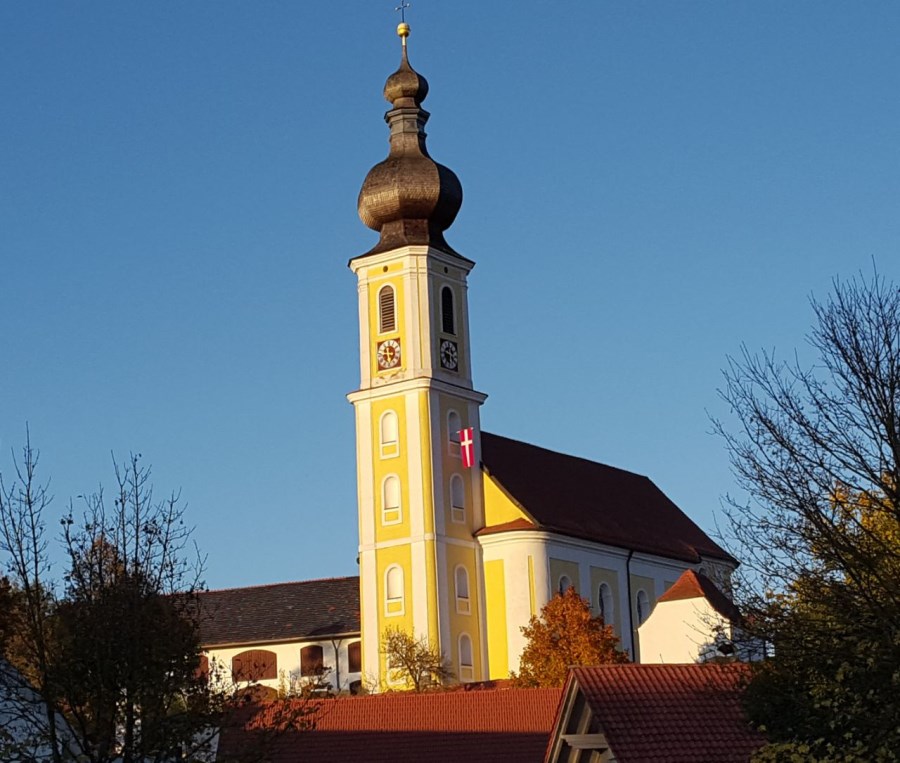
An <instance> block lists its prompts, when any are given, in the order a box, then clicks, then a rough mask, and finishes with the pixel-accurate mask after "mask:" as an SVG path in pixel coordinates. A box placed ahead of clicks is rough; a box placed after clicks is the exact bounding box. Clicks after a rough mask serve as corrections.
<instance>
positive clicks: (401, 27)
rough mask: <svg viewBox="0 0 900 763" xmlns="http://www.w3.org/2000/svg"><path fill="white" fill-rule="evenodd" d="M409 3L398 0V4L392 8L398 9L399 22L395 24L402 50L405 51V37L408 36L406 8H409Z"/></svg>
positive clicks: (404, 0)
mask: <svg viewBox="0 0 900 763" xmlns="http://www.w3.org/2000/svg"><path fill="white" fill-rule="evenodd" d="M409 5H410V4H409V3H408V2H406V0H400V5H398V6H397V7H396V8H394V10H395V11H400V23H399V24H397V34H398V35H400V40H401V42H402V43H403V51H404V53H405V52H406V38H407V37H409V24H407V23H406V9H407V8H409Z"/></svg>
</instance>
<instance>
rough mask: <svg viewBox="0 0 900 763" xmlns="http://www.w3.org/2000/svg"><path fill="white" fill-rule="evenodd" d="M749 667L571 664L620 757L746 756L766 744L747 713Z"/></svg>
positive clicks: (717, 762) (681, 761)
mask: <svg viewBox="0 0 900 763" xmlns="http://www.w3.org/2000/svg"><path fill="white" fill-rule="evenodd" d="M747 676H748V666H747V665H745V664H739V663H732V664H728V665H718V664H704V665H606V666H602V667H595V668H574V669H573V670H572V672H571V673H570V674H569V684H567V688H568V687H569V685H570V684H571V682H573V681H575V682H577V686H578V688H579V689H580V690H581V692H582V693H583V694H584V697H585V699H586V700H587V703H588V705H589V706H590V708H591V711H592V712H593V713H594V715H595V716H596V718H597V719H598V721H599V724H600V729H601V731H602V733H603V734H604V736H605V737H606V741H607V742H608V744H609V746H610V749H611V751H612V753H613V754H614V756H615V759H616V760H617V761H619V763H654V762H655V761H659V763H663V762H664V763H747V761H749V759H750V755H751V754H752V753H753V752H754V751H755V750H756V749H758V748H759V747H760V746H762V745H763V744H765V738H764V737H763V736H762V735H761V734H760V733H758V732H757V731H755V730H753V729H752V728H751V727H750V725H749V723H748V721H747V719H746V717H745V716H744V711H743V707H742V705H741V691H742V687H743V685H744V681H745V679H746V678H747Z"/></svg>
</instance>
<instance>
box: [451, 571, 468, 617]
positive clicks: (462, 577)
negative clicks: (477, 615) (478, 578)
mask: <svg viewBox="0 0 900 763" xmlns="http://www.w3.org/2000/svg"><path fill="white" fill-rule="evenodd" d="M454 578H455V579H456V580H455V582H456V611H457V612H459V614H461V615H468V614H469V613H470V612H471V606H470V605H469V573H468V572H467V571H466V568H465V567H463V566H462V565H460V566H459V567H457V568H456V572H455V573H454Z"/></svg>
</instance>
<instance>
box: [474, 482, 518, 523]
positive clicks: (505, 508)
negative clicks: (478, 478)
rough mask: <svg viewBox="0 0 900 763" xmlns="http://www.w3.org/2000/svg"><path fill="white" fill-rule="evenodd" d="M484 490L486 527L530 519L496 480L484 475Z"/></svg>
mask: <svg viewBox="0 0 900 763" xmlns="http://www.w3.org/2000/svg"><path fill="white" fill-rule="evenodd" d="M482 484H483V490H484V525H485V527H493V526H494V525H502V524H504V523H506V522H512V521H513V520H516V519H528V517H527V516H526V515H525V513H524V512H523V511H522V510H521V509H520V508H519V507H518V506H516V505H515V504H514V503H513V502H512V501H511V500H510V499H509V497H508V496H507V495H506V493H504V492H503V491H502V490H501V489H500V487H499V486H498V485H497V483H496V482H494V480H492V479H491V478H490V477H489V476H488V475H486V474H485V475H483V477H482Z"/></svg>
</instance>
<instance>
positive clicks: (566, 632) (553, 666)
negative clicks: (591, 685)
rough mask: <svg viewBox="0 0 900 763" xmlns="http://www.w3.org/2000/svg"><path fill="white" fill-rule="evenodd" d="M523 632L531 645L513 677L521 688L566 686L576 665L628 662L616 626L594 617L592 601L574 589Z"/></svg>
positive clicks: (560, 596) (548, 606) (554, 600)
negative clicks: (567, 679)
mask: <svg viewBox="0 0 900 763" xmlns="http://www.w3.org/2000/svg"><path fill="white" fill-rule="evenodd" d="M522 633H524V634H525V637H526V638H527V639H528V643H527V644H526V645H525V649H524V650H523V651H522V656H521V658H520V660H519V672H518V673H513V674H512V679H513V681H514V683H515V684H516V685H517V686H523V687H534V686H562V685H563V684H564V683H565V681H566V675H567V674H568V672H569V668H570V667H572V666H575V665H606V664H610V663H622V662H628V655H627V654H625V652H622V651H621V650H620V649H619V648H618V647H619V639H618V638H617V637H616V635H615V633H614V632H613V629H612V626H610V625H605V624H604V623H603V618H602V617H594V616H593V615H591V605H590V602H589V601H587V600H586V599H582V598H581V597H580V596H579V595H578V594H577V593H575V589H574V588H572V587H569V589H568V590H567V591H566V592H565V593H563V594H557V595H556V596H554V597H553V598H552V599H550V601H548V602H547V604H546V605H545V606H544V608H543V609H542V610H541V615H540V617H535V616H532V618H531V620H530V622H529V623H528V625H526V626H523V627H522Z"/></svg>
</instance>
